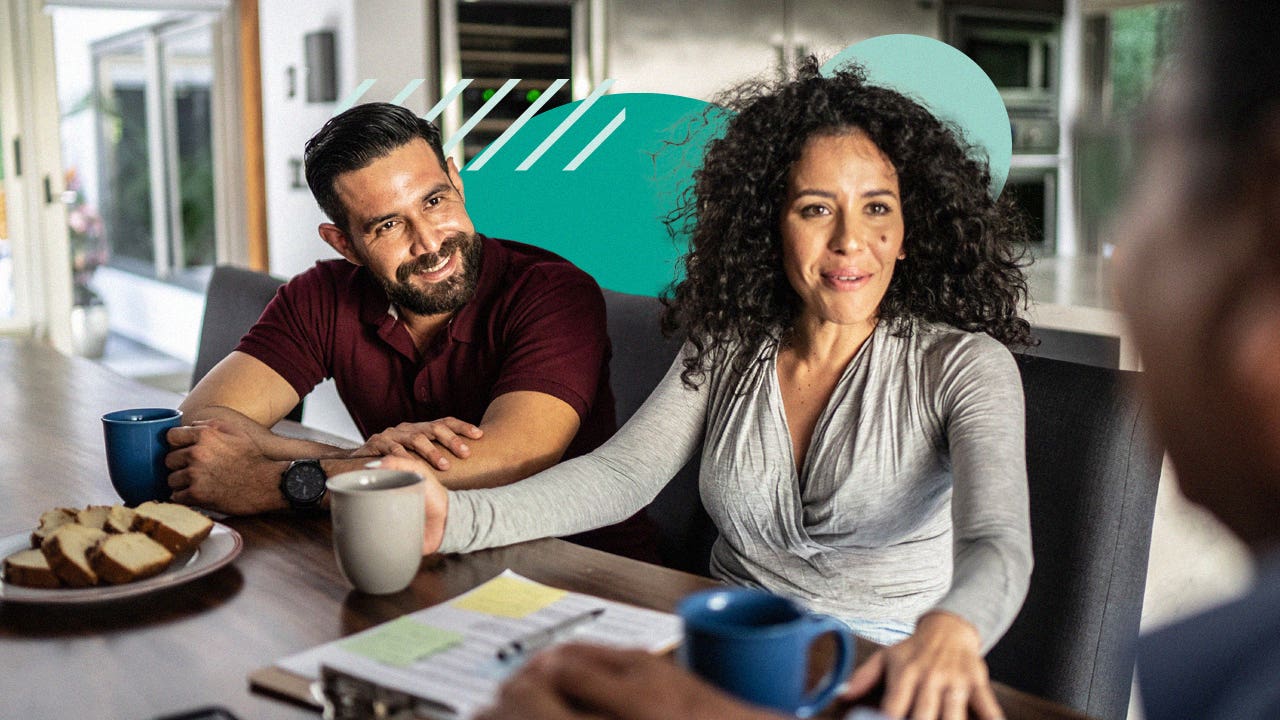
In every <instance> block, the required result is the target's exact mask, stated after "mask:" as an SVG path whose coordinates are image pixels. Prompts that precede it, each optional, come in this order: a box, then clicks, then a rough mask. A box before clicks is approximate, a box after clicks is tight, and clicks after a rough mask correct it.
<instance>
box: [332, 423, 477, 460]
mask: <svg viewBox="0 0 1280 720" xmlns="http://www.w3.org/2000/svg"><path fill="white" fill-rule="evenodd" d="M483 435H484V431H483V430H481V429H480V428H478V427H476V426H475V425H472V424H471V423H468V422H463V421H461V420H459V419H457V418H453V417H447V418H441V419H439V420H432V421H430V422H405V423H400V424H399V425H397V426H395V427H393V428H388V429H386V430H383V431H382V432H380V433H378V434H376V435H373V436H372V437H370V438H369V439H368V441H366V442H365V444H364V445H362V446H360V447H358V448H356V449H355V450H352V451H351V457H366V456H377V455H396V456H400V457H414V456H417V457H420V458H422V459H423V460H426V461H427V462H429V463H431V465H432V467H434V468H436V469H438V470H448V469H449V464H450V463H449V458H448V456H447V455H446V454H445V453H444V452H443V451H442V450H441V448H443V449H444V450H448V451H449V452H450V453H452V454H453V456H454V457H457V458H462V459H464V460H465V459H466V458H468V457H471V448H470V447H468V446H467V438H470V439H472V440H479V439H480V438H481V436H483Z"/></svg>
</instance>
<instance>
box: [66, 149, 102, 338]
mask: <svg viewBox="0 0 1280 720" xmlns="http://www.w3.org/2000/svg"><path fill="white" fill-rule="evenodd" d="M64 187H66V193H65V194H64V196H63V199H64V201H65V202H66V205H67V231H68V235H69V237H70V241H71V277H72V300H71V347H72V350H73V352H75V354H77V355H81V356H83V357H89V358H100V357H102V354H103V351H104V350H105V349H106V344H107V331H108V323H107V320H108V317H107V306H106V304H105V303H103V302H102V298H101V297H100V296H99V295H98V293H97V292H95V291H94V289H93V287H91V286H90V281H91V280H92V279H93V273H94V271H96V270H97V269H98V267H99V266H101V265H103V264H105V263H106V262H107V240H106V233H104V232H103V227H102V217H101V216H100V215H98V211H97V210H96V209H95V208H94V207H93V206H92V205H90V204H89V203H88V202H87V201H86V199H85V196H84V188H83V186H82V184H81V182H80V177H79V175H78V173H77V172H76V169H75V168H74V167H73V168H70V169H68V170H67V175H66V185H65V186H64Z"/></svg>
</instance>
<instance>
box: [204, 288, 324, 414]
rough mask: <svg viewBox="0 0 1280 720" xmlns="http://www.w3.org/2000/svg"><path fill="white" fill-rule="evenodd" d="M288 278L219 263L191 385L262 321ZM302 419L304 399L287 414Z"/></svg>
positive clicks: (205, 309)
mask: <svg viewBox="0 0 1280 720" xmlns="http://www.w3.org/2000/svg"><path fill="white" fill-rule="evenodd" d="M283 284H284V281H283V280H281V279H279V278H276V277H273V276H271V275H268V274H267V273H264V272H258V271H256V270H246V269H244V268H239V267H235V266H232V265H219V266H217V267H215V268H214V269H213V275H212V276H211V277H210V278H209V289H208V291H207V292H206V294H205V303H204V319H203V320H202V321H201V324H200V346H199V348H198V349H197V351H196V364H195V369H194V370H193V372H192V373H191V387H195V386H196V383H198V382H200V379H201V378H203V377H204V376H205V375H207V374H209V371H210V370H212V369H213V366H214V365H217V364H218V363H219V362H220V361H221V360H222V359H223V358H224V357H226V356H227V355H230V354H231V351H232V350H235V348H236V345H238V344H239V343H240V338H242V337H244V335H245V333H247V332H249V328H251V327H253V324H254V323H256V322H258V318H259V317H261V316H262V311H263V310H265V309H266V307H267V303H269V302H271V299H272V298H274V297H275V296H276V290H278V289H279V288H280V286H281V285H283ZM285 417H286V419H288V420H295V421H298V422H301V421H302V401H298V404H297V406H296V407H294V408H293V410H291V411H290V412H289V414H288V415H286V416H285Z"/></svg>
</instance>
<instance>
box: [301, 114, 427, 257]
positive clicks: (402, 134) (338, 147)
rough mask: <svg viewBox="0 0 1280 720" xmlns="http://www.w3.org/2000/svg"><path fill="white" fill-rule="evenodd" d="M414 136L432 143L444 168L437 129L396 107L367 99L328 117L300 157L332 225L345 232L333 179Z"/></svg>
mask: <svg viewBox="0 0 1280 720" xmlns="http://www.w3.org/2000/svg"><path fill="white" fill-rule="evenodd" d="M418 138H422V139H423V140H426V141H427V144H428V145H430V146H431V149H432V150H433V151H434V152H435V154H436V159H438V160H439V161H440V167H442V168H444V167H447V165H446V163H445V158H444V149H443V147H442V146H441V143H440V130H439V129H438V128H436V126H435V125H432V124H431V123H429V122H427V121H426V120H423V119H422V118H420V117H418V116H417V115H415V114H414V113H413V111H411V110H408V109H406V108H403V107H400V106H399V105H392V104H390V103H366V104H363V105H357V106H355V107H353V108H351V109H350V110H347V111H346V112H343V113H339V114H338V115H335V116H333V117H331V118H329V121H328V122H326V123H325V124H324V127H322V128H320V130H319V132H317V133H316V134H315V135H312V136H311V139H310V140H308V141H307V144H306V147H305V149H304V150H303V156H302V157H303V163H304V165H305V167H306V174H307V186H308V187H310V188H311V194H312V195H313V196H315V199H316V203H317V204H319V205H320V209H321V210H323V211H324V214H325V215H328V216H329V219H330V220H332V221H333V224H334V225H337V226H338V227H339V228H341V229H342V231H343V232H347V233H349V229H348V228H347V209H346V208H345V207H343V206H342V201H341V200H340V199H338V194H337V192H335V191H334V189H333V181H334V180H336V179H337V177H338V176H339V175H341V174H343V173H347V172H351V171H353V170H359V169H360V168H363V167H367V166H368V165H369V164H370V163H372V162H373V161H374V160H377V159H378V158H380V157H384V156H386V155H389V154H390V153H391V152H392V151H394V150H396V149H397V148H400V147H403V146H405V145H407V144H409V143H410V142H413V141H414V140H415V139H418Z"/></svg>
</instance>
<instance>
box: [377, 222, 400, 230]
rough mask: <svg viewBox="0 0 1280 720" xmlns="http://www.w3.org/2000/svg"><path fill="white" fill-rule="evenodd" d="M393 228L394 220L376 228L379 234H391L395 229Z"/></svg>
mask: <svg viewBox="0 0 1280 720" xmlns="http://www.w3.org/2000/svg"><path fill="white" fill-rule="evenodd" d="M395 226H396V221H395V220H388V221H386V222H384V223H382V224H381V225H379V226H378V232H380V233H384V232H391V231H392V230H393V229H395Z"/></svg>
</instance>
